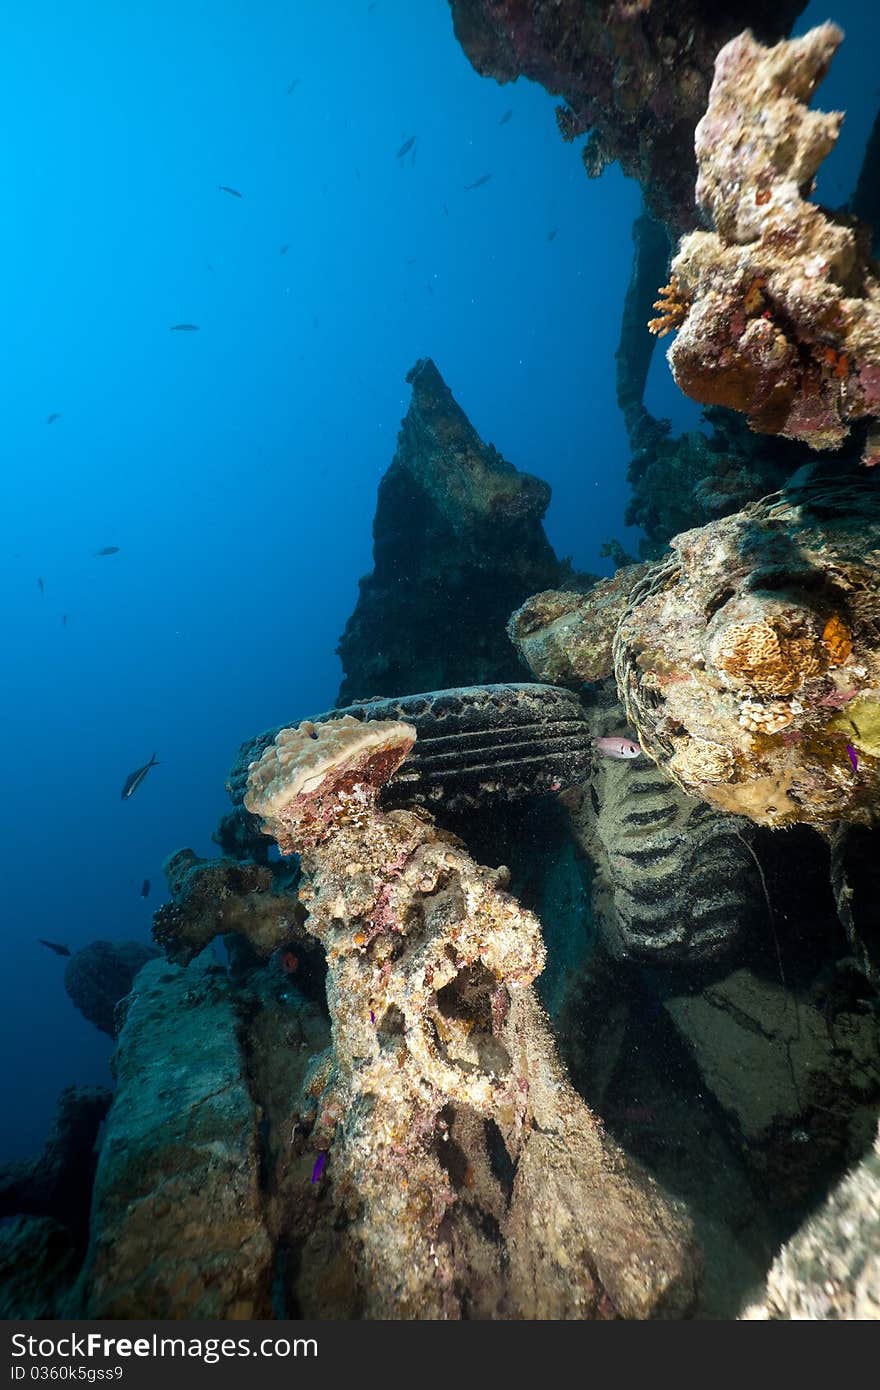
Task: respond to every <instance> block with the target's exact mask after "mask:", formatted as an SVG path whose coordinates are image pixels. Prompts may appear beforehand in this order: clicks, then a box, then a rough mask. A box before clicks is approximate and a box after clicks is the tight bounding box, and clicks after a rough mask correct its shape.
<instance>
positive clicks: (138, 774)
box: [122, 753, 159, 801]
mask: <svg viewBox="0 0 880 1390" xmlns="http://www.w3.org/2000/svg"><path fill="white" fill-rule="evenodd" d="M158 766H159V764H158V762H157V761H156V754H155V753H154V754H153V756H152V758H151V759H150V761H149V762H148V763H144V765H143V767H138V768H135V770H134V772H130V773H129V774H128V776H127V777H126V779H125V785H124V786H123V788H122V800H123V801H127V800H128V798H129V797H130V796H134V794H135V792H136V791H137V789H138V787H139V786H140V784H141V782H142V781H143V780H144V778H145V777H146V775H147V773H148V772H149V770H150V768H151V767H158Z"/></svg>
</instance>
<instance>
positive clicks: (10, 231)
mask: <svg viewBox="0 0 880 1390" xmlns="http://www.w3.org/2000/svg"><path fill="white" fill-rule="evenodd" d="M869 8H870V7H868V6H865V5H864V4H862V3H860V0H845V2H844V0H841V3H838V4H837V5H836V7H835V16H834V17H836V18H838V19H840V20H841V22H842V23H843V24H844V25H845V26H846V27H847V28H848V30H849V31H850V37H849V39H848V41H847V43H846V44H845V45H844V47H843V50H842V51H841V53H840V54H839V56H838V58H837V59H836V60H835V65H834V68H833V69H832V73H831V76H830V77H829V79H828V80H827V82H826V83H825V86H824V88H823V90H822V93H821V97H820V100H821V102H822V104H823V105H834V104H837V105H841V106H845V107H847V108H848V110H849V112H850V114H849V116H848V119H847V123H846V126H845V128H844V134H843V137H842V140H841V146H840V149H839V151H838V152H837V153H836V154H835V155H834V156H833V157H832V159H831V160H829V162H828V166H827V173H823V175H822V181H821V183H820V189H819V193H820V196H821V197H823V198H824V199H825V200H826V201H828V202H829V203H832V204H835V203H841V202H843V201H844V199H845V198H846V196H847V195H848V193H849V191H850V188H851V185H852V183H853V181H854V178H855V174H856V171H857V169H858V165H859V163H860V160H861V156H862V152H863V148H864V142H865V138H866V134H867V130H868V128H869V125H870V121H871V118H872V116H873V112H874V108H875V106H876V104H877V96H878V90H877V78H876V74H875V69H874V62H875V55H876V52H877V36H876V20H871V19H870V18H869V17H868V16H867V14H866V13H865V12H866V11H867V10H869ZM826 17H827V11H826V9H825V8H824V7H817V6H816V5H811V7H810V10H809V12H808V14H807V15H806V16H805V18H804V19H803V20H802V21H801V23H800V25H799V26H798V27H799V30H803V29H804V28H806V27H808V26H809V25H810V24H812V23H815V22H817V21H818V20H821V19H824V18H826ZM869 26H872V27H873V28H874V30H875V32H874V34H873V36H869V35H868V27H869ZM0 55H2V56H0V65H2V80H0V112H2V118H0V119H2V131H3V139H2V141H0V219H2V222H0V226H2V238H3V276H2V284H3V304H2V325H3V331H2V336H0V353H2V376H0V379H2V384H3V389H4V394H5V410H4V431H3V436H4V437H3V459H2V473H0V476H2V484H0V487H2V492H0V506H2V519H3V530H4V536H3V540H4V543H3V545H2V547H0V593H2V604H3V620H4V621H3V664H2V692H0V700H2V704H0V708H2V716H3V745H2V746H3V751H4V764H5V765H4V778H3V785H4V796H3V799H2V816H3V825H2V846H3V862H4V867H3V886H4V899H5V902H4V911H3V929H4V933H5V950H4V953H3V968H2V971H0V1047H2V1056H3V1059H4V1064H3V1067H2V1095H0V1131H2V1132H0V1158H2V1157H5V1156H8V1155H12V1154H18V1153H26V1152H28V1151H30V1150H32V1149H35V1148H38V1147H39V1146H40V1144H41V1143H42V1140H43V1136H44V1132H45V1129H46V1126H47V1123H48V1121H49V1118H50V1116H51V1113H52V1111H53V1109H54V1104H55V1099H56V1096H57V1093H58V1091H59V1089H60V1088H61V1087H62V1086H63V1085H66V1084H68V1083H70V1082H74V1081H75V1082H88V1081H106V1080H107V1079H108V1071H107V1059H108V1057H109V1053H110V1050H111V1044H110V1040H109V1039H107V1038H105V1037H104V1036H103V1035H101V1034H99V1033H98V1032H96V1031H95V1029H94V1028H92V1027H91V1025H90V1024H88V1023H86V1022H85V1021H84V1020H83V1019H82V1018H81V1017H80V1015H79V1014H78V1013H76V1011H75V1010H74V1009H73V1007H72V1005H71V1004H70V1003H69V1001H68V999H67V997H66V995H65V993H64V990H63V987H62V976H63V970H64V962H63V961H62V960H59V959H58V958H57V957H55V956H53V955H50V954H49V953H48V952H47V951H46V950H45V949H44V948H43V947H42V946H40V945H38V944H37V940H36V939H37V937H40V936H45V937H49V938H52V939H54V940H59V941H64V942H67V943H68V944H69V945H70V947H71V948H72V949H76V948H77V947H79V946H82V945H84V944H85V943H86V942H88V941H91V940H93V939H95V938H98V937H104V938H111V939H112V938H125V937H132V936H136V937H141V938H144V939H145V938H146V937H147V935H148V932H149V925H150V915H151V912H152V909H153V908H154V907H155V905H156V901H157V899H159V898H160V897H161V893H162V888H163V883H162V878H161V872H160V864H161V861H162V859H163V858H164V856H165V855H166V854H167V853H168V852H169V851H170V850H173V849H176V848H178V847H179V846H181V845H184V844H188V845H192V846H193V847H194V848H195V849H196V850H197V851H199V852H201V853H210V852H211V849H212V846H211V843H210V838H209V837H210V832H211V830H212V828H213V826H214V824H215V823H216V821H217V819H218V817H219V815H220V814H221V812H222V811H223V809H224V790H223V783H224V778H225V776H226V772H227V769H228V767H229V764H230V761H231V758H232V755H233V753H234V752H235V749H236V747H237V745H238V743H239V742H240V741H241V739H243V738H244V737H245V736H247V735H249V734H251V733H253V732H254V731H256V730H258V729H260V728H263V727H265V726H266V725H270V724H274V723H277V722H279V721H281V720H284V719H292V718H298V717H302V716H305V715H307V714H309V713H314V712H317V711H318V710H321V709H323V708H326V707H328V706H329V705H330V704H332V702H333V699H334V696H335V692H336V688H337V685H338V683H339V678H340V674H341V673H340V669H339V663H338V659H337V658H336V657H335V656H334V647H335V645H336V641H337V638H338V636H339V634H340V633H341V631H342V628H343V626H344V623H345V620H346V618H347V616H348V614H349V613H350V611H351V609H352V607H353V605H354V602H355V599H356V595H357V579H358V576H359V575H360V574H361V573H363V572H364V571H366V570H368V569H369V568H370V565H371V554H370V539H371V538H370V526H371V520H372V515H373V510H374V502H375V494H376V486H377V483H378V480H379V478H380V476H381V474H382V472H383V471H384V469H385V468H386V467H387V465H388V463H389V462H390V459H391V456H392V453H393V451H394V444H395V436H396V431H397V427H398V424H399V420H400V418H401V416H402V415H403V413H404V412H405V410H406V406H407V401H408V394H409V393H408V388H407V387H406V386H405V383H404V375H405V373H406V371H407V369H408V368H409V367H410V366H411V365H412V363H413V361H414V360H415V359H416V358H417V357H419V356H422V355H426V354H430V355H431V356H432V357H433V358H434V359H435V360H436V362H437V364H438V366H439V367H440V369H441V371H442V372H443V374H444V376H445V377H446V380H447V381H448V383H449V385H450V386H451V388H452V390H453V391H454V393H455V395H456V397H457V398H458V400H459V401H460V402H461V404H462V405H463V407H464V409H465V410H466V411H467V413H468V414H469V416H470V417H471V419H472V420H473V422H474V424H475V425H476V427H477V428H478V430H479V431H480V432H481V433H482V435H483V436H484V438H486V439H489V440H492V441H493V442H494V443H495V444H496V445H497V447H498V448H499V449H501V451H502V452H503V453H504V454H505V455H506V457H508V458H509V459H510V460H511V461H512V462H513V463H515V464H516V465H517V466H519V467H520V468H523V469H526V470H528V471H531V472H534V473H537V474H539V475H540V476H541V477H543V478H546V479H547V480H548V481H549V482H550V483H551V484H552V486H553V493H554V500H553V504H552V506H551V509H550V513H549V516H548V521H547V528H548V532H549V535H550V538H551V540H552V542H553V544H554V546H555V547H556V549H557V551H558V553H560V554H570V555H571V556H572V557H573V559H574V561H575V563H576V564H577V565H578V566H580V567H583V568H587V569H593V570H603V571H604V570H606V569H607V562H605V561H601V560H600V558H599V554H598V551H599V547H600V545H601V543H602V541H604V540H606V539H607V538H609V537H610V536H612V535H616V536H618V537H620V538H621V539H623V540H624V541H625V542H626V543H629V544H634V542H635V540H636V537H635V536H634V535H633V533H631V532H630V533H627V532H626V531H625V529H624V528H623V526H622V516H623V511H624V507H625V503H626V497H627V486H626V481H625V470H626V466H627V462H628V453H627V448H626V441H625V437H624V433H623V429H622V425H621V420H620V418H619V415H618V412H617V410H616V407H615V402H614V359H613V352H614V348H615V346H616V341H617V334H618V326H619V318H620V310H621V302H622V297H623V293H624V289H625V285H626V282H627V279H628V275H629V262H630V231H629V229H630V223H631V221H632V218H633V217H634V215H635V214H636V212H637V210H638V206H639V194H638V189H637V188H636V186H635V185H634V184H632V183H628V182H626V181H624V180H623V178H622V177H621V175H620V172H619V170H618V169H616V168H613V169H610V170H608V171H607V172H606V173H605V175H604V176H603V177H602V179H601V180H599V181H598V182H590V181H589V180H588V179H587V178H586V176H585V174H584V172H583V168H582V165H581V162H580V158H579V152H578V150H577V149H576V148H573V147H572V146H568V145H565V144H563V142H562V141H561V140H560V139H559V136H558V133H557V130H556V124H555V121H554V119H553V106H554V102H553V100H552V99H551V98H550V97H549V96H548V95H547V94H546V93H545V92H543V91H542V90H540V89H538V88H536V87H533V86H530V85H528V84H526V83H524V82H519V83H517V84H516V85H515V86H511V87H505V88H502V87H499V86H497V85H496V84H495V83H494V82H491V81H487V80H485V79H481V78H479V77H478V76H477V75H476V74H475V73H474V72H473V70H472V69H471V67H470V66H469V64H468V62H467V61H466V59H465V57H464V56H463V54H462V52H461V51H460V49H459V48H458V46H457V44H456V42H455V40H454V37H453V33H452V24H451V20H450V16H449V12H448V8H447V5H446V2H445V0H378V3H376V4H369V5H368V3H367V0H342V3H339V4H334V5H330V4H326V3H324V2H323V0H287V3H282V0H260V3H256V4H255V3H253V0H126V3H125V4H124V5H123V4H120V3H118V0H85V3H83V4H80V5H71V4H70V3H69V0H55V3H48V0H7V3H6V4H5V5H4V7H3V15H2V20H0ZM294 82H295V83H296V85H295V86H294V88H293V90H292V91H291V92H288V88H289V87H290V86H291V85H292V84H293V83H294ZM509 109H512V111H513V115H512V117H511V118H510V120H508V121H506V122H505V123H504V124H500V120H501V117H502V116H503V115H504V113H505V112H506V111H508V110H509ZM412 135H415V136H416V143H415V146H414V150H415V162H414V163H413V162H412V157H411V156H407V157H406V158H405V159H402V160H401V159H398V158H396V152H397V150H398V149H399V148H400V146H401V145H402V143H403V142H404V141H405V140H406V139H408V138H409V137H410V136H412ZM485 173H491V174H492V178H491V180H490V181H489V182H488V183H487V184H485V185H484V186H482V187H480V188H477V189H473V190H471V191H466V190H465V185H466V184H468V183H472V182H473V181H474V180H476V179H478V178H479V177H480V176H481V175H483V174H485ZM219 184H228V185H230V186H232V187H234V188H236V189H239V190H240V191H241V194H242V197H241V198H240V199H238V198H234V197H231V196H230V195H228V194H226V193H223V192H221V191H219V190H218V185H219ZM554 230H555V231H556V235H555V237H554V238H553V239H552V240H551V239H549V237H550V233H551V232H553V231H554ZM283 246H287V247H288V250H287V251H286V253H285V254H281V248H282V247H283ZM180 322H189V323H196V324H199V325H200V331H199V332H198V333H173V332H170V331H169V328H170V325H172V324H175V323H180ZM648 403H649V405H650V406H651V408H652V409H654V411H655V412H656V413H659V414H668V415H673V416H674V417H675V419H676V422H677V423H679V424H685V423H688V422H691V421H693V420H694V419H695V418H696V412H695V411H694V410H693V409H692V408H691V407H689V406H688V405H687V403H684V402H682V401H680V399H679V398H678V397H677V395H676V393H675V391H674V388H672V387H671V385H670V383H669V380H668V373H667V370H666V367H665V363H664V361H663V358H662V356H661V355H660V354H657V357H656V360H655V367H654V371H653V372H652V378H651V387H650V399H649V402H648ZM56 411H57V412H59V413H60V418H59V419H57V420H56V421H55V422H54V423H53V424H51V425H47V423H46V418H47V416H48V414H49V413H50V412H56ZM106 545H118V546H120V547H121V553H120V554H118V555H113V556H110V557H107V558H96V557H95V555H94V552H95V551H96V550H98V549H99V548H100V547H102V546H106ZM38 578H42V579H43V581H44V584H45V593H44V594H41V593H40V591H39V588H38V583H37V580H38ZM64 614H67V615H68V624H67V626H66V627H65V626H63V625H62V621H63V615H64ZM154 750H156V752H157V755H158V757H159V759H160V762H161V765H160V766H159V767H158V768H156V769H155V770H154V771H152V772H151V773H150V774H149V776H148V777H147V779H146V781H145V782H144V784H143V785H142V786H141V788H140V789H139V790H138V792H137V794H136V795H135V796H134V797H133V798H132V800H131V801H129V802H122V801H121V799H120V789H121V787H122V783H123V781H124V779H125V777H126V775H127V774H128V773H129V772H130V771H131V770H132V769H133V768H135V767H136V766H138V765H139V764H141V763H143V762H145V761H146V760H147V759H148V758H149V756H150V754H151V753H152V752H153V751H154ZM144 877H150V878H151V879H152V880H153V885H154V886H153V894H152V896H151V898H150V899H149V900H148V901H146V902H144V901H143V900H142V899H141V897H140V896H139V891H140V885H141V881H142V879H143V878H144Z"/></svg>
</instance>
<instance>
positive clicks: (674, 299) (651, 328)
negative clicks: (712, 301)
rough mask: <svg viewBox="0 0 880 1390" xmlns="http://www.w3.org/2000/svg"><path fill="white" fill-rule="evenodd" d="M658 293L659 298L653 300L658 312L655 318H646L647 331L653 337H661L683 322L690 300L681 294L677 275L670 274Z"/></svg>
mask: <svg viewBox="0 0 880 1390" xmlns="http://www.w3.org/2000/svg"><path fill="white" fill-rule="evenodd" d="M658 294H659V298H658V299H656V300H655V301H654V308H655V309H659V310H660V313H659V315H658V317H657V318H655V319H649V320H648V332H649V333H653V334H654V335H655V337H658V338H663V337H665V335H666V334H667V333H671V332H672V330H673V329H674V328H679V327H680V326H681V324H683V323H684V321H685V319H686V318H687V315H688V310H689V309H690V307H691V302H690V299H688V298H687V296H685V295H683V294H682V289H681V285H680V284H679V280H678V276H677V275H673V276H672V278H671V280H670V281H669V284H668V285H661V286H660V289H659V291H658Z"/></svg>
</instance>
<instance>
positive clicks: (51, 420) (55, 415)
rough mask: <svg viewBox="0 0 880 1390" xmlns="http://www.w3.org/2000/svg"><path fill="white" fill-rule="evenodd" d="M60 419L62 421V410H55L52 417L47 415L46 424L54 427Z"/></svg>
mask: <svg viewBox="0 0 880 1390" xmlns="http://www.w3.org/2000/svg"><path fill="white" fill-rule="evenodd" d="M60 419H61V411H60V410H53V411H52V414H51V415H47V416H46V424H47V425H54V423H55V421H56V420H60Z"/></svg>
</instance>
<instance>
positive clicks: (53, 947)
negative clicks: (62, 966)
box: [37, 936, 70, 956]
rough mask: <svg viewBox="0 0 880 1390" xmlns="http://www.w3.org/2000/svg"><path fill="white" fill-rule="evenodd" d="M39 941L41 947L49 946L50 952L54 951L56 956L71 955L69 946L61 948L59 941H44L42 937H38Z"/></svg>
mask: <svg viewBox="0 0 880 1390" xmlns="http://www.w3.org/2000/svg"><path fill="white" fill-rule="evenodd" d="M37 940H38V941H39V943H40V945H41V946H48V947H49V950H50V951H54V952H55V954H56V956H69V955H70V948H69V947H68V946H61V945H60V944H59V943H58V942H57V941H44V940H43V938H42V937H41V936H38V937H37Z"/></svg>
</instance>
